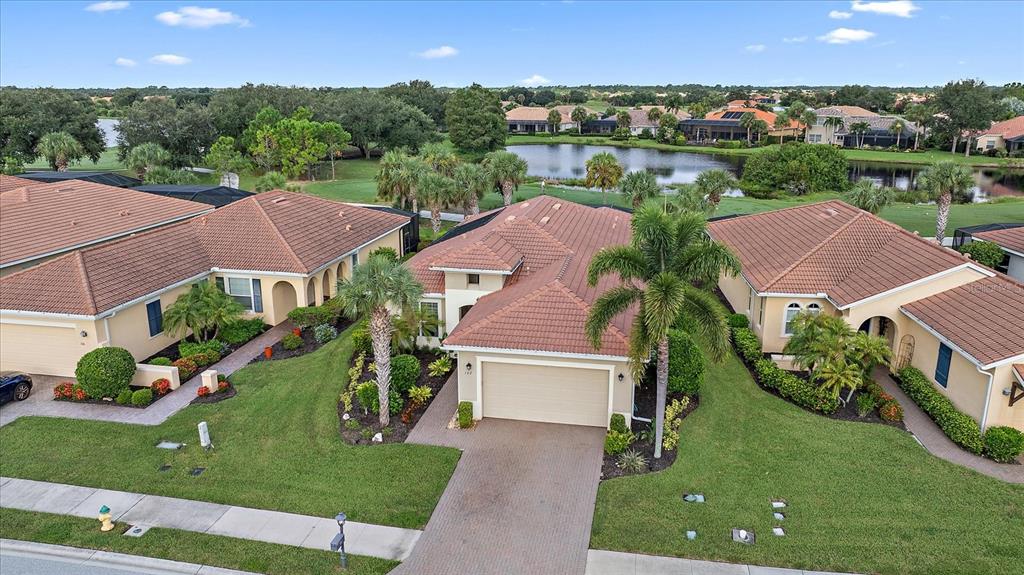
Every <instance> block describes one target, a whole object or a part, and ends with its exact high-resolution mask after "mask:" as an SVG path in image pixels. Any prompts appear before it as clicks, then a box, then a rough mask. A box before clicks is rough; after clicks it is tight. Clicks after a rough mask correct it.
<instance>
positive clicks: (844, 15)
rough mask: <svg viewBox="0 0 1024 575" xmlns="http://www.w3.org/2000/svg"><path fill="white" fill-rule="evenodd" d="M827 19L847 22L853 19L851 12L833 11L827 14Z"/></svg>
mask: <svg viewBox="0 0 1024 575" xmlns="http://www.w3.org/2000/svg"><path fill="white" fill-rule="evenodd" d="M828 17H829V18H831V19H833V20H849V19H850V18H853V12H843V11H842V10H833V11H831V12H829V13H828Z"/></svg>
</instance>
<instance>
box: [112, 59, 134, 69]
mask: <svg viewBox="0 0 1024 575" xmlns="http://www.w3.org/2000/svg"><path fill="white" fill-rule="evenodd" d="M114 63H115V64H117V65H118V66H121V67H122V68H134V67H135V66H136V65H138V62H136V61H135V60H132V59H131V58H118V59H116V60H114Z"/></svg>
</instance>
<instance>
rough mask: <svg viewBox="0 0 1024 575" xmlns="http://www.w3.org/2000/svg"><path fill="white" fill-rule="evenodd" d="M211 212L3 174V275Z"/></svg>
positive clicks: (103, 188)
mask: <svg viewBox="0 0 1024 575" xmlns="http://www.w3.org/2000/svg"><path fill="white" fill-rule="evenodd" d="M212 209H213V208H211V207H210V206H208V205H206V204H200V203H196V202H189V201H186V200H179V199H174V198H162V197H159V196H153V195H150V194H146V193H143V192H137V191H134V190H126V189H124V188H116V187H113V186H107V185H104V184H96V183H91V182H84V181H80V180H66V181H59V182H54V183H51V184H40V183H38V182H35V181H32V180H25V179H22V178H18V177H13V176H0V276H5V275H7V274H10V273H12V272H16V271H18V270H22V269H25V268H28V267H32V266H34V265H37V264H40V263H42V262H44V261H46V260H48V259H52V258H54V257H56V256H59V255H61V254H64V253H67V252H69V251H72V250H75V249H79V248H83V247H86V246H92V245H96V244H99V243H103V242H108V241H111V240H115V239H117V238H121V237H124V236H127V235H130V234H135V233H138V232H142V231H145V230H149V229H153V228H157V227H160V226H166V225H168V224H173V223H175V222H180V221H182V220H186V219H189V218H192V217H195V216H197V215H199V214H202V213H205V212H209V211H211V210H212Z"/></svg>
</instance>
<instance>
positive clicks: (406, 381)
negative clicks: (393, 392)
mask: <svg viewBox="0 0 1024 575" xmlns="http://www.w3.org/2000/svg"><path fill="white" fill-rule="evenodd" d="M419 378H420V360H418V359H416V356H413V355H396V356H395V357H392V358H391V387H392V388H395V389H397V390H398V391H399V392H400V393H406V392H408V391H409V388H410V387H412V386H414V385H416V380H418V379H419Z"/></svg>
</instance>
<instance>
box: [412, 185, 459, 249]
mask: <svg viewBox="0 0 1024 575" xmlns="http://www.w3.org/2000/svg"><path fill="white" fill-rule="evenodd" d="M416 196H417V197H419V200H420V201H421V202H423V203H424V204H425V205H426V206H427V209H428V210H430V227H431V229H433V230H434V235H435V236H436V235H437V234H438V232H440V231H441V210H442V209H443V208H445V207H447V206H449V205H451V204H452V203H454V201H455V200H456V199H457V195H456V192H455V181H454V180H452V179H451V178H448V177H445V176H442V175H441V174H438V173H437V172H425V173H424V174H423V175H422V176H420V179H419V181H418V182H417V183H416Z"/></svg>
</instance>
